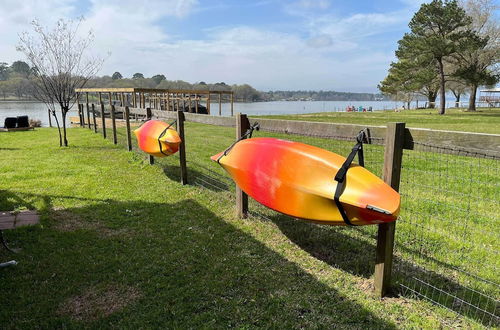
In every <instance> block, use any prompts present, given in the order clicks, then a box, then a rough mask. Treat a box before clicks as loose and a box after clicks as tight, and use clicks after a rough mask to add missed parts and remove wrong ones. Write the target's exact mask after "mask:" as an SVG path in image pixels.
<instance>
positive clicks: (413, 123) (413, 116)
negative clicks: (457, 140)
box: [267, 108, 500, 134]
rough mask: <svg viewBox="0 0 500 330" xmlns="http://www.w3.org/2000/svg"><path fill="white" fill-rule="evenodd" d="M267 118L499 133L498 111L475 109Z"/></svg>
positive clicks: (499, 119)
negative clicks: (398, 124) (471, 110)
mask: <svg viewBox="0 0 500 330" xmlns="http://www.w3.org/2000/svg"><path fill="white" fill-rule="evenodd" d="M267 117H268V118H273V119H292V120H306V121H322V122H334V123H349V124H361V125H386V124H387V123H388V122H405V123H406V127H419V128H432V129H439V130H450V131H465V132H478V133H492V134H500V108H479V109H478V111H476V112H467V111H465V110H464V109H446V114H445V115H439V114H438V113H437V110H436V109H422V110H404V111H402V112H394V111H374V112H326V113H308V114H300V115H278V116H267Z"/></svg>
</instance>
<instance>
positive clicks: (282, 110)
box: [0, 101, 424, 127]
mask: <svg viewBox="0 0 500 330" xmlns="http://www.w3.org/2000/svg"><path fill="white" fill-rule="evenodd" d="M420 104H421V105H423V104H424V102H421V103H420ZM402 105H403V103H401V102H394V101H366V102H364V101H275V102H252V103H234V113H236V112H241V113H245V114H248V115H280V114H298V113H312V112H334V111H345V109H346V107H347V106H355V107H356V108H358V107H360V106H361V107H365V108H368V107H370V106H371V107H372V108H373V109H374V110H388V109H395V108H398V107H401V106H402ZM412 106H415V105H414V104H413V105H412ZM210 107H211V109H210V110H211V112H212V114H213V115H218V114H219V103H211V105H210ZM75 109H76V107H73V109H72V110H70V111H69V113H68V117H70V116H77V115H78V113H77V112H76V110H75ZM221 110H222V111H221V113H222V115H223V116H228V115H230V113H231V105H230V104H229V103H223V104H222V109H221ZM21 115H27V116H29V118H30V119H39V120H41V121H42V125H43V126H48V125H49V119H48V113H47V107H46V106H45V105H44V104H43V103H36V102H0V127H3V124H4V121H5V118H6V117H13V116H21Z"/></svg>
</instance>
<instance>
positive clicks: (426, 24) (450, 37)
mask: <svg viewBox="0 0 500 330" xmlns="http://www.w3.org/2000/svg"><path fill="white" fill-rule="evenodd" d="M498 8H499V6H498V5H496V4H494V2H492V1H491V0H463V1H462V2H458V1H456V0H451V1H448V0H445V1H442V0H433V1H432V2H430V3H424V4H422V6H421V7H420V9H419V11H418V12H417V13H415V15H414V16H413V18H412V19H411V21H410V23H409V27H410V32H409V33H405V35H404V36H403V38H402V39H401V40H399V42H398V49H397V50H396V57H397V61H395V62H392V63H391V65H390V68H389V72H388V75H387V77H386V78H385V79H384V80H383V81H381V82H380V84H379V86H378V87H379V89H380V91H381V92H383V93H384V94H386V95H389V96H391V97H392V98H394V99H396V100H400V101H404V102H408V105H409V103H410V102H411V101H412V100H413V99H415V97H417V96H418V95H420V96H425V97H426V98H427V100H428V107H434V106H435V101H436V97H437V96H438V95H439V97H440V104H439V113H440V114H444V113H445V97H446V92H447V91H450V92H451V93H453V95H454V96H455V102H456V104H457V106H458V103H459V102H460V97H461V96H462V95H464V94H465V93H468V94H469V109H468V110H469V111H475V110H476V103H475V101H476V92H477V89H478V87H479V86H493V85H495V84H496V83H497V82H498V81H499V79H500V66H499V62H500V26H499V22H498V20H497V19H496V18H495V11H496V10H498Z"/></svg>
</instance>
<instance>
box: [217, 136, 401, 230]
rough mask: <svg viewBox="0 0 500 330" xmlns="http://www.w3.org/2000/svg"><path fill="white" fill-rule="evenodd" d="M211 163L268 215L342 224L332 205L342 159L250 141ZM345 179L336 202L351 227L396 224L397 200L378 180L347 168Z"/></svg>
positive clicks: (276, 142) (294, 145) (296, 146)
mask: <svg viewBox="0 0 500 330" xmlns="http://www.w3.org/2000/svg"><path fill="white" fill-rule="evenodd" d="M212 160H214V161H218V162H219V164H220V165H221V166H222V167H223V168H224V169H225V170H226V171H227V172H228V173H229V175H230V176H231V177H232V178H233V179H234V181H235V182H236V184H237V185H238V186H239V187H240V188H241V189H242V190H243V191H244V192H245V193H247V194H248V195H249V196H251V197H252V198H254V199H255V200H256V201H258V202H259V203H261V204H263V205H265V206H267V207H269V208H271V209H273V210H276V211H278V212H281V213H284V214H286V215H289V216H293V217H297V218H301V219H306V220H310V221H314V222H318V223H323V224H331V225H344V224H345V223H344V221H343V218H342V215H341V213H340V211H339V209H338V207H337V205H336V203H335V201H334V195H335V190H336V187H337V182H336V181H335V180H334V177H335V174H336V173H337V171H338V170H339V168H340V167H341V166H342V164H343V163H344V161H345V157H342V156H340V155H337V154H335V153H333V152H330V151H327V150H324V149H321V148H318V147H314V146H310V145H306V144H303V143H299V142H292V141H286V140H281V139H274V138H253V139H246V140H242V141H239V142H238V143H236V144H235V145H234V147H233V148H232V149H231V150H230V151H228V152H227V155H223V153H219V154H217V155H215V156H213V157H212ZM345 180H346V184H345V188H344V191H343V193H342V195H341V196H340V202H341V203H342V206H343V208H344V210H345V212H346V214H347V216H348V218H349V220H350V222H351V223H352V224H355V225H368V224H379V223H384V222H391V221H394V220H396V218H397V216H398V214H399V208H400V196H399V194H398V193H397V192H396V191H395V190H394V189H392V188H391V187H390V186H389V185H387V184H386V183H385V182H383V181H382V180H381V179H380V178H379V177H377V176H376V175H374V174H373V173H371V172H369V171H368V170H367V169H365V168H364V167H361V166H359V165H357V164H352V165H351V166H350V168H349V170H348V171H347V175H346V179H345Z"/></svg>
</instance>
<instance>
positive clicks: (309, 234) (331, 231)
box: [268, 214, 499, 326]
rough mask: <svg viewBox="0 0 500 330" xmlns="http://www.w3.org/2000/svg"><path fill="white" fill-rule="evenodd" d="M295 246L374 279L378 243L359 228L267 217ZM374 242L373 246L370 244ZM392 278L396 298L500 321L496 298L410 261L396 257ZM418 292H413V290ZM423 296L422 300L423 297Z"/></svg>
mask: <svg viewBox="0 0 500 330" xmlns="http://www.w3.org/2000/svg"><path fill="white" fill-rule="evenodd" d="M268 218H269V219H270V220H271V221H273V222H274V223H275V224H276V225H277V226H278V227H279V228H280V230H281V231H282V232H283V233H284V234H285V235H286V236H287V237H288V238H289V239H290V240H291V241H293V242H294V243H295V244H297V245H298V246H300V248H302V249H303V250H305V251H307V252H308V253H309V254H311V255H312V256H313V257H315V258H317V259H319V260H321V261H323V262H325V263H327V264H329V265H331V266H334V267H337V268H340V269H342V270H344V271H347V272H349V273H351V274H353V275H356V276H362V277H364V278H366V279H369V278H371V277H372V275H373V273H374V269H375V250H376V245H375V244H376V241H375V240H374V239H373V236H372V235H371V234H370V233H368V232H366V231H363V230H362V229H359V228H349V227H341V228H332V227H329V226H322V225H317V224H312V223H308V222H305V221H302V220H297V219H293V218H290V217H287V216H284V215H280V214H276V215H274V216H271V217H268ZM349 230H356V231H357V233H359V234H360V236H361V237H364V239H359V238H356V237H353V236H350V235H349V234H348V232H347V231H349ZM370 241H371V242H373V243H370ZM398 248H399V249H403V250H404V251H405V252H406V253H409V254H411V255H414V256H416V255H419V254H420V253H419V251H417V250H416V249H412V248H410V247H406V246H400V247H398ZM426 258H428V259H429V260H431V261H432V262H434V263H437V264H439V265H440V267H443V268H446V269H448V271H452V272H453V271H456V267H454V266H453V265H450V264H447V263H444V262H442V261H439V260H437V259H434V258H432V257H430V256H428V257H426ZM393 263H394V267H395V268H394V274H393V277H394V278H395V279H396V280H397V282H398V283H399V284H404V286H408V287H407V288H404V287H402V286H399V285H395V286H394V290H393V294H394V295H400V294H405V295H406V294H407V293H411V295H413V294H416V295H417V296H418V297H416V298H418V299H427V300H430V301H432V302H434V303H438V304H440V305H442V306H444V307H446V308H448V309H451V310H453V311H454V312H456V313H458V314H461V315H463V316H467V317H470V318H472V319H474V320H475V321H477V322H480V323H482V324H483V325H486V326H497V325H498V321H499V318H498V317H497V316H495V315H496V314H495V313H497V310H496V303H495V300H494V298H492V297H488V296H486V295H484V294H481V293H480V292H477V291H475V290H472V289H470V288H467V287H465V286H463V285H461V284H459V283H458V282H457V281H456V280H455V279H453V278H449V277H446V276H443V275H441V274H438V273H436V272H433V271H429V270H426V269H425V268H423V267H420V266H418V265H416V264H414V263H412V262H410V261H408V260H405V259H402V258H400V257H397V256H395V258H394V261H393ZM408 288H410V289H411V290H415V291H416V292H411V290H408ZM420 294H422V295H423V296H420Z"/></svg>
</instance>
